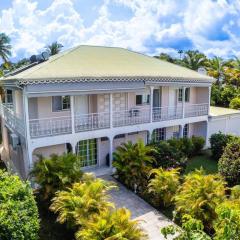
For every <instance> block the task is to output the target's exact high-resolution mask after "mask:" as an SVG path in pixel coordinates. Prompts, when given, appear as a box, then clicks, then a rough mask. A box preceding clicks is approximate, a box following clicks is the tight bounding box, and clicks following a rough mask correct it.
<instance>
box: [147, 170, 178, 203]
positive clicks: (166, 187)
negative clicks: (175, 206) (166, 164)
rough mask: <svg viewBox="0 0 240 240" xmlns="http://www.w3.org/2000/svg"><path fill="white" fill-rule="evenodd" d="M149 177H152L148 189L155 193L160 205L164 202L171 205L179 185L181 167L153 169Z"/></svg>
mask: <svg viewBox="0 0 240 240" xmlns="http://www.w3.org/2000/svg"><path fill="white" fill-rule="evenodd" d="M149 177H152V178H151V179H150V181H149V184H148V191H149V192H150V193H153V194H154V196H155V198H156V200H157V204H158V206H161V205H162V203H163V205H164V206H169V205H171V204H172V201H173V196H174V194H175V193H176V191H177V188H178V186H179V169H174V168H172V169H169V170H164V169H163V168H158V169H153V170H152V171H151V172H150V175H149Z"/></svg>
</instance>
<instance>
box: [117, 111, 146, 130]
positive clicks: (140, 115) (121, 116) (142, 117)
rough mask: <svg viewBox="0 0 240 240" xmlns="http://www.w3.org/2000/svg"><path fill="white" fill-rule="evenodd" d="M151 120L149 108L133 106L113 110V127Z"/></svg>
mask: <svg viewBox="0 0 240 240" xmlns="http://www.w3.org/2000/svg"><path fill="white" fill-rule="evenodd" d="M148 122H150V109H149V108H133V109H130V110H124V111H118V112H113V127H121V126H127V125H135V124H142V123H148Z"/></svg>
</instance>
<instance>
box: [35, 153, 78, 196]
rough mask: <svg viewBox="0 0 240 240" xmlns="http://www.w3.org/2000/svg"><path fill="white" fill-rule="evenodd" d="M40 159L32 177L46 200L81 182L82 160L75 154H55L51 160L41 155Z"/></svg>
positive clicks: (36, 163)
mask: <svg viewBox="0 0 240 240" xmlns="http://www.w3.org/2000/svg"><path fill="white" fill-rule="evenodd" d="M38 158H39V159H38V161H36V162H35V164H34V167H33V169H32V171H31V173H30V176H31V177H32V178H33V180H34V181H35V182H36V183H37V184H38V185H39V191H40V195H41V196H42V197H43V199H44V200H50V199H51V198H52V197H53V195H54V193H55V192H56V191H58V190H62V189H64V188H66V187H69V186H71V185H72V184H73V183H74V182H79V181H80V180H81V178H82V176H83V173H82V171H81V170H80V169H81V160H80V159H79V158H77V157H76V156H75V155H74V154H71V153H68V154H66V153H65V154H63V155H61V156H58V155H56V154H53V155H51V156H50V157H49V158H44V157H43V156H40V155H39V156H38Z"/></svg>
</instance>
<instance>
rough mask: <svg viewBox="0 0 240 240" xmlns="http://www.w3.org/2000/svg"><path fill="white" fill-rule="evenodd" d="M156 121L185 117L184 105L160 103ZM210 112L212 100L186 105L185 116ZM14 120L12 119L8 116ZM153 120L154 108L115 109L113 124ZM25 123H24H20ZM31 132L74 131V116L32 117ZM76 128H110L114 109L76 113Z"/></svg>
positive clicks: (156, 110) (60, 132) (134, 123)
mask: <svg viewBox="0 0 240 240" xmlns="http://www.w3.org/2000/svg"><path fill="white" fill-rule="evenodd" d="M152 114H153V115H152V120H153V122H160V121H168V120H174V119H181V118H183V109H182V106H174V107H158V108H153V111H152ZM207 114H208V104H193V105H186V106H185V113H184V117H185V118H188V117H197V116H204V115H207ZM8 121H9V122H10V123H11V122H12V121H15V122H14V124H16V120H12V119H11V117H8ZM143 123H150V108H149V107H148V108H132V109H129V110H124V111H114V112H113V113H112V126H113V127H121V126H130V125H136V124H143ZM20 125H21V124H20ZM29 128H30V136H31V137H32V138H37V137H44V136H54V135H61V134H69V133H72V120H71V117H70V116H67V117H53V118H43V119H33V120H30V121H29ZM74 128H75V132H84V131H92V130H97V129H106V128H110V113H109V112H102V113H89V114H80V115H79V114H77V115H75V116H74Z"/></svg>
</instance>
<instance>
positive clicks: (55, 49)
mask: <svg viewBox="0 0 240 240" xmlns="http://www.w3.org/2000/svg"><path fill="white" fill-rule="evenodd" d="M62 48H63V45H62V44H61V43H58V42H57V41H56V42H53V43H52V44H50V45H48V46H46V49H47V51H48V52H49V53H50V55H55V54H58V53H59V52H60V51H61V49H62Z"/></svg>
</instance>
